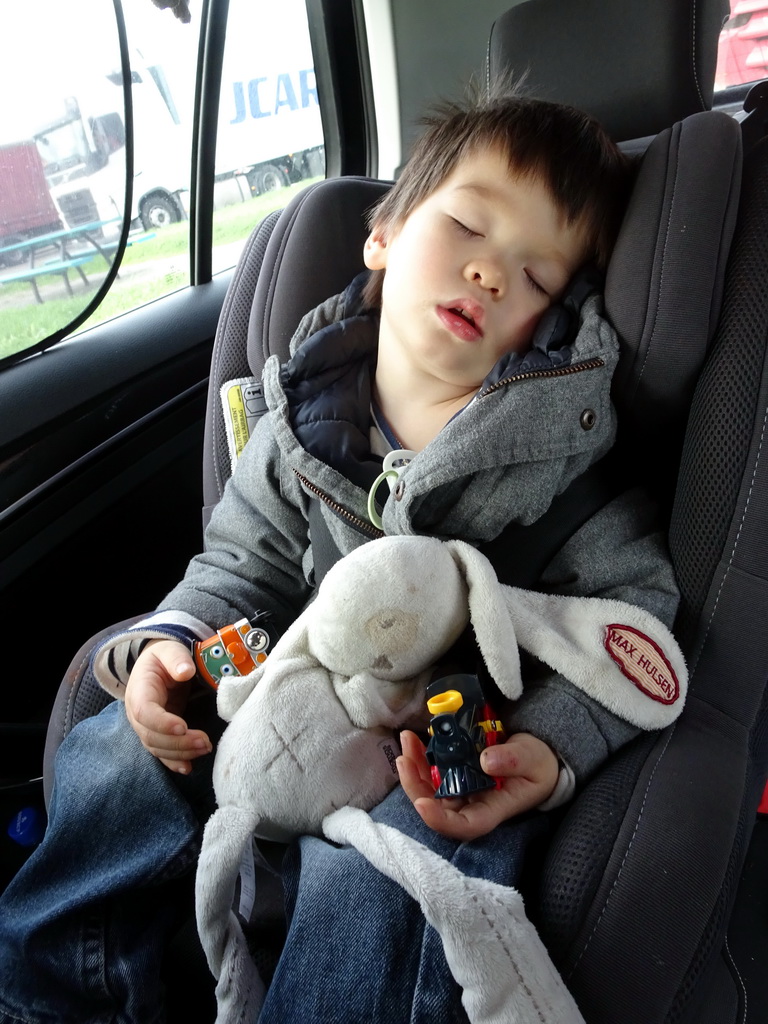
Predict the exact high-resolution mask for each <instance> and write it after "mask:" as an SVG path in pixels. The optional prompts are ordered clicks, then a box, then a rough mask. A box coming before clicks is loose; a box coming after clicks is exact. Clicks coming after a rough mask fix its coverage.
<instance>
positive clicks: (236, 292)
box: [203, 210, 280, 526]
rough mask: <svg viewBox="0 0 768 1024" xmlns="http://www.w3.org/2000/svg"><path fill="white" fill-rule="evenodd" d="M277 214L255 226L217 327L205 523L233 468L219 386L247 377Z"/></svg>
mask: <svg viewBox="0 0 768 1024" xmlns="http://www.w3.org/2000/svg"><path fill="white" fill-rule="evenodd" d="M279 216H280V211H279V210H276V211H274V212H273V213H270V214H268V215H267V217H265V218H264V220H263V221H262V222H261V223H260V224H259V225H258V226H257V227H256V228H255V229H254V230H253V231H252V232H251V235H250V237H249V238H248V240H247V242H246V243H245V246H244V248H243V251H242V253H241V254H240V259H239V260H238V263H237V266H236V268H235V273H234V276H233V278H232V281H231V283H230V286H229V288H228V289H227V294H226V297H225V299H224V305H223V306H222V308H221V315H220V316H219V323H218V326H217V328H216V337H215V339H214V343H213V353H212V356H211V375H210V379H209V384H208V404H207V408H206V415H205V439H204V447H203V450H204V452H205V457H204V459H203V525H204V526H206V525H207V523H208V519H209V518H210V514H211V511H212V510H213V507H214V506H215V505H216V503H217V502H218V501H219V499H220V498H221V495H222V494H223V492H224V486H225V484H226V482H227V479H228V478H229V476H230V473H231V467H230V458H229V450H228V446H227V434H226V430H225V427H224V417H223V414H222V410H221V400H220V397H219V389H220V387H221V385H222V384H225V383H226V382H227V381H229V380H234V379H236V378H238V377H248V376H249V375H250V374H251V369H250V367H249V365H248V322H249V320H250V316H251V307H252V306H253V293H254V292H255V290H256V282H257V281H258V278H259V272H260V271H261V266H262V263H263V261H264V253H265V251H266V248H267V242H268V241H269V236H270V234H271V233H272V229H273V228H274V226H275V223H276V221H277V219H278V217H279Z"/></svg>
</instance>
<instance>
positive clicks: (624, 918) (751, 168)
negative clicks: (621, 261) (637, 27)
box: [540, 141, 768, 1024]
mask: <svg viewBox="0 0 768 1024" xmlns="http://www.w3.org/2000/svg"><path fill="white" fill-rule="evenodd" d="M767 238H768V141H763V142H762V143H761V144H760V145H759V146H758V147H757V148H756V149H755V150H754V151H753V152H752V153H751V154H749V156H748V158H747V160H746V162H745V176H744V191H743V197H742V204H741V211H740V215H739V220H738V223H737V228H736V235H735V238H734V243H733V246H732V252H731V259H730V262H729V268H728V277H727V282H726V291H725V298H724V306H723V313H722V316H721V319H720V325H719V328H718V330H717V333H716V336H715V338H714V340H713V343H712V348H711V352H710V354H709V357H708V359H707V362H706V365H705V367H704V369H703V371H702V373H701V375H700V379H699V382H698V384H697V387H696V391H695V395H694V399H693V404H692V409H691V415H690V421H689V424H688V430H687V433H686V438H685V445H684V449H683V456H682V465H681V471H680V478H679V483H678V488H677V495H676V501H675V506H674V510H673V515H672V524H671V530H670V548H671V552H672V555H673V560H674V563H675V567H676V570H677V573H678V578H679V582H680V585H681V590H682V605H681V611H680V616H679V622H678V629H677V634H678V638H679V640H680V641H681V642H682V644H683V646H684V647H685V648H686V649H687V652H688V657H689V668H690V670H691V691H690V694H689V698H688V703H687V705H686V709H685V712H684V714H683V715H682V716H681V719H680V720H679V722H678V723H677V724H676V725H675V726H674V727H673V728H671V729H669V730H666V731H665V732H664V733H662V734H661V735H659V736H658V737H657V738H655V739H654V738H653V737H644V738H643V739H642V740H641V741H640V742H639V743H637V744H634V745H633V746H631V747H630V748H627V750H626V751H623V752H621V754H620V755H619V757H618V758H617V759H616V760H615V761H614V762H612V763H611V764H610V765H609V766H608V767H607V768H606V770H605V771H603V772H601V774H600V776H599V777H598V778H597V779H596V780H595V781H594V783H593V784H592V785H591V786H589V787H588V788H587V790H586V791H585V792H584V794H582V796H581V797H580V798H579V800H578V801H577V802H576V803H575V804H574V806H573V808H572V809H571V811H570V812H569V814H568V815H567V817H566V820H565V821H564V823H563V826H562V827H561V829H560V832H559V834H558V838H557V841H556V843H555V845H554V846H553V847H552V849H551V851H550V854H549V858H548V863H547V868H546V872H545V876H544V880H543V885H542V893H543V895H542V903H541V906H540V911H541V918H540V925H541V928H542V933H543V935H544V937H545V941H547V943H548V945H549V948H550V950H551V952H552V954H553V957H554V958H555V960H556V962H558V963H559V965H560V967H561V969H562V970H563V975H564V978H565V980H566V982H567V984H568V985H569V987H570V988H571V991H572V992H573V993H574V995H575V997H576V999H577V1001H578V1003H579V1006H580V1008H581V1009H582V1012H583V1013H584V1015H585V1017H586V1019H587V1020H588V1021H589V1022H590V1024H592V1022H595V1024H609V1022H614V1021H616V1020H617V1019H621V1020H622V1021H626V1022H628V1024H634V1022H637V1024H640V1022H643V1024H647V1022H648V1021H670V1022H671V1021H675V1022H677V1021H680V1022H696V1024H726V1022H731V1021H734V1022H735V1021H737V1020H743V1019H745V1017H744V1014H745V1013H746V1007H745V1000H746V998H747V993H746V991H745V990H744V988H743V983H742V981H741V979H740V978H739V976H738V973H737V970H736V967H735V965H734V963H733V961H732V960H731V957H730V953H729V951H728V947H727V943H726V933H727V926H728V919H729V915H730V910H731V907H732V904H733V900H734V897H735V892H736V887H737V884H738V879H739V875H740V872H741V867H742V864H743V861H744V856H745V853H746V848H747V844H748V842H749V836H750V832H751V829H752V825H753V823H754V819H755V809H756V807H757V803H758V799H759V795H760V792H761V790H762V787H763V785H764V782H765V777H766V769H767V766H768V702H767V701H766V695H765V681H766V667H767V666H768V638H767V637H766V634H765V630H764V629H762V623H763V622H764V621H765V617H766V614H768V586H766V583H767V582H768V580H767V577H766V571H767V570H768V564H767V563H768V556H767V555H766V547H767V546H768V545H767V544H766V541H767V540H768V538H767V537H766V522H768V509H767V508H766V504H768V478H767V477H766V473H767V471H768V467H767V466H766V460H765V457H764V452H763V450H762V446H763V441H764V434H765V424H766V422H768V377H767V376H766V370H765V355H766V338H767V337H768V298H767V297H766V295H765V288H764V281H765V268H766V267H768V243H767V242H766V239H767ZM633 780H634V781H633ZM585 865H587V867H586V870H585V867H584V866H585Z"/></svg>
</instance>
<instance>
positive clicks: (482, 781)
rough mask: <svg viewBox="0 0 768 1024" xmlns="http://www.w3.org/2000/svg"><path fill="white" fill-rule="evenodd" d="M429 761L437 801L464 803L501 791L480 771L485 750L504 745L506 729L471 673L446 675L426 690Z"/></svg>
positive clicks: (495, 783) (499, 784)
mask: <svg viewBox="0 0 768 1024" xmlns="http://www.w3.org/2000/svg"><path fill="white" fill-rule="evenodd" d="M427 708H428V709H429V711H430V713H431V715H432V719H431V720H430V724H429V737H430V739H429V744H428V745H427V760H428V762H429V764H430V768H431V772H432V782H433V783H434V786H435V796H436V797H457V796H458V797H465V796H469V795H470V794H472V793H478V792H480V791H481V790H484V789H493V788H494V787H495V788H500V786H501V781H500V780H499V779H494V778H492V777H491V776H490V775H487V774H486V773H485V772H484V771H483V769H482V768H481V767H480V754H481V752H482V751H483V749H484V748H485V747H489V746H492V745H493V744H494V743H500V742H503V740H504V729H503V727H502V724H501V722H500V721H499V720H498V719H497V718H496V715H495V714H494V712H493V710H492V708H491V707H490V705H489V704H488V703H486V700H485V696H484V695H483V690H482V687H481V685H480V680H479V678H478V677H477V675H475V674H473V673H469V672H451V673H445V672H441V673H440V675H439V677H438V678H433V681H432V682H431V683H430V684H429V687H428V688H427Z"/></svg>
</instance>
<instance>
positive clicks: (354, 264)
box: [248, 177, 392, 375]
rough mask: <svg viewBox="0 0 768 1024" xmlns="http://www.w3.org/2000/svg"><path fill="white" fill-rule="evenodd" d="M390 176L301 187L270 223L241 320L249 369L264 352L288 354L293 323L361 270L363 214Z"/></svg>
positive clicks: (333, 180)
mask: <svg viewBox="0 0 768 1024" xmlns="http://www.w3.org/2000/svg"><path fill="white" fill-rule="evenodd" d="M391 184H392V183H391V182H385V181H375V180H373V179H371V178H355V177H345V178H330V179H328V180H327V181H322V182H318V183H317V184H316V185H314V186H310V187H309V188H307V189H305V190H304V191H303V192H300V193H299V194H298V195H297V196H295V197H294V198H293V200H292V201H291V202H290V203H289V204H288V206H287V207H286V208H285V210H284V211H283V213H282V214H281V216H280V219H279V220H278V222H277V224H276V225H275V228H274V230H273V231H272V235H271V237H270V239H269V243H268V245H267V250H266V253H265V256H264V268H265V272H264V273H262V274H261V275H260V276H259V279H258V283H257V286H256V292H255V295H254V300H253V307H252V310H251V318H250V322H249V325H248V362H249V364H250V366H251V368H252V370H253V372H254V373H257V374H258V375H260V374H261V367H262V366H263V365H264V362H265V360H266V359H267V357H268V356H270V355H272V354H273V353H277V354H278V355H280V356H281V358H284V359H285V358H287V356H288V346H289V344H290V341H291V338H292V337H293V335H294V332H295V331H296V328H297V327H298V325H299V321H300V320H301V318H302V317H303V316H304V314H305V313H307V312H308V311H309V310H310V309H314V308H315V306H319V305H320V303H322V302H324V301H325V300H326V299H327V298H329V297H330V296H331V295H336V294H338V293H339V292H341V291H343V290H344V289H345V288H346V286H347V285H348V284H349V282H350V281H351V280H352V279H353V278H354V277H355V275H356V274H359V273H360V271H361V270H364V269H365V264H364V262H363V245H364V243H365V239H366V238H367V236H368V227H367V221H366V217H367V214H368V211H369V210H370V208H371V207H372V206H373V205H374V204H375V202H376V201H377V199H379V198H380V197H381V196H382V195H384V193H385V192H386V191H387V189H388V188H390V186H391Z"/></svg>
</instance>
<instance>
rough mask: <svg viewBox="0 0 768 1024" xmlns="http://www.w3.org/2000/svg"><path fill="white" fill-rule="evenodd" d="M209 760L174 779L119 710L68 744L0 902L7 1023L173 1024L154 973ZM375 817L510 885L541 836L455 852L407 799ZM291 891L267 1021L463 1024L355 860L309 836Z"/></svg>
mask: <svg viewBox="0 0 768 1024" xmlns="http://www.w3.org/2000/svg"><path fill="white" fill-rule="evenodd" d="M206 724H208V725H209V731H211V730H210V724H209V723H206ZM211 760H212V759H211V758H203V759H201V760H200V761H199V762H197V763H196V764H195V768H194V770H193V772H192V775H191V776H190V777H186V778H185V777H182V776H177V775H174V774H172V773H171V772H169V771H167V769H165V768H164V767H163V766H162V765H161V764H160V762H159V761H157V760H156V759H155V758H153V757H152V756H151V755H150V754H148V753H147V752H146V751H145V750H144V748H143V747H142V746H141V744H140V742H139V740H138V737H137V736H136V734H135V733H134V731H133V729H132V728H131V727H130V725H129V723H128V721H127V719H126V717H125V711H124V708H123V706H122V704H119V703H114V704H111V705H109V707H107V708H106V709H105V710H104V711H103V712H102V713H101V714H100V715H98V716H96V717H94V718H91V719H88V720H87V721H85V722H82V723H81V724H80V725H78V726H77V728H76V729H74V730H73V731H72V732H71V733H70V735H69V736H68V737H67V739H66V740H65V741H64V743H63V744H62V746H61V748H60V750H59V754H58V757H57V762H56V784H55V787H54V793H53V797H52V800H51V806H50V808H49V825H48V830H47V832H46V835H45V838H44V840H43V843H42V844H41V846H40V847H39V848H38V849H37V850H36V851H35V852H34V853H33V855H32V856H31V857H30V859H29V860H28V861H27V862H26V864H25V865H24V867H23V868H22V869H21V871H20V872H19V874H18V875H17V876H16V878H15V879H14V880H13V881H12V883H11V884H10V886H9V887H8V888H7V890H6V891H5V893H4V894H3V896H2V897H0V1024H18V1022H24V1024H160V1022H162V1021H164V1020H165V1007H164V993H163V988H162V979H161V972H160V965H161V963H162V961H163V956H164V952H165V949H166V946H167V943H168V941H169V938H170V936H171V935H172V934H173V932H174V931H175V929H176V928H177V927H178V924H179V921H180V920H181V918H182V916H183V915H185V914H186V915H189V913H190V911H191V903H190V894H191V886H190V882H191V878H192V875H193V871H194V867H195V863H196V860H197V855H198V852H199V846H200V836H201V822H203V821H204V820H205V818H206V816H207V815H208V814H210V813H211V811H212V810H213V800H212V787H211V783H210V762H211ZM206 762H207V763H206ZM373 816H374V817H375V818H376V819H377V820H378V821H382V822H385V823H387V824H391V825H394V826H395V827H397V828H399V829H401V831H404V832H407V833H409V834H410V835H412V836H413V837H414V838H416V839H418V840H419V841H420V842H422V843H424V844H425V845H427V846H429V847H431V848H432V849H433V850H435V851H436V852H438V853H440V854H441V855H442V856H444V857H445V858H446V859H448V860H450V861H451V862H452V863H453V864H454V865H455V866H456V867H457V868H459V869H460V870H461V871H463V872H465V873H466V874H470V875H476V876H482V877H484V878H488V879H491V880H493V881H496V882H499V883H501V884H506V885H517V883H518V880H519V874H520V867H521V862H522V853H523V851H524V849H525V848H526V846H527V845H528V844H529V843H530V842H531V841H532V840H533V839H534V837H536V836H538V835H540V834H542V833H543V832H544V831H546V829H547V816H546V815H540V814H532V815H530V816H528V817H526V818H524V819H521V820H519V821H515V822H513V823H507V824H505V825H503V826H500V827H499V828H498V829H496V830H495V831H494V832H493V833H492V834H491V835H489V836H485V837H483V838H482V839H479V840H476V841H475V842H473V843H465V844H457V843H455V842H453V841H451V840H448V839H445V838H443V837H442V836H439V835H437V834H436V833H434V832H431V831H430V830H429V829H428V828H426V826H425V825H424V824H423V823H422V821H421V819H420V818H419V816H418V815H417V814H416V812H415V811H414V809H413V807H412V806H411V804H410V802H409V801H408V800H407V798H406V797H405V796H404V794H403V793H402V790H400V789H396V790H394V792H393V793H392V794H390V796H389V797H388V798H387V799H386V800H384V801H383V802H382V803H381V804H380V805H379V807H378V808H376V809H375V810H374V812H373ZM283 884H284V888H285V896H286V908H287V913H288V917H289V921H290V927H289V930H288V936H287V940H286V943H285V947H284V949H283V952H282V954H281V956H280V959H279V961H278V964H277V968H276V970H275V974H274V978H273V980H272V983H271V985H270V987H269V990H268V992H267V997H266V1001H265V1004H264V1007H263V1010H262V1013H261V1016H260V1024H284V1022H286V1021H307V1022H311V1024H323V1022H327V1024H360V1022H361V1021H368V1020H379V1019H380V1020H388V1021H391V1022H392V1024H401V1022H403V1024H405V1022H408V1024H422V1022H425V1024H426V1022H430V1024H431V1022H433V1021H440V1022H441V1024H453V1022H458V1021H461V1022H465V1021H466V1017H465V1015H464V1012H463V1009H462V1006H461V1001H460V1000H461V992H460V991H459V989H458V987H457V986H456V984H455V983H454V981H453V978H452V976H451V974H450V971H449V970H448V967H447V964H446V963H445V957H444V955H443V950H442V945H441V942H440V938H439V936H438V935H437V933H436V932H435V931H434V930H433V929H432V928H431V927H429V926H427V925H426V924H425V922H424V919H423V917H422V915H421V911H420V909H419V907H418V905H417V904H416V903H415V902H414V901H413V900H412V899H411V898H410V897H409V896H407V895H406V893H405V892H404V891H403V890H402V889H401V888H400V887H399V886H398V885H397V884H396V883H394V882H392V881H391V880H390V879H388V878H386V877H385V876H384V875H381V874H380V873H379V872H378V871H377V870H376V869H375V868H373V867H371V866H370V865H369V864H368V862H367V861H366V860H365V859H364V858H363V857H362V856H361V855H360V854H358V853H357V852H356V851H354V850H352V849H348V848H339V847H336V846H334V845H333V844H332V843H328V842H325V841H323V840H320V839H315V838H309V837H303V838H302V839H300V840H297V841H296V842H295V843H293V844H292V845H291V846H290V847H289V848H288V850H287V853H286V855H285V858H284V860H283ZM195 1024H205V1022H204V1021H203V1020H200V1021H199V1022H198V1021H195ZM253 1024H255V1022H253Z"/></svg>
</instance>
